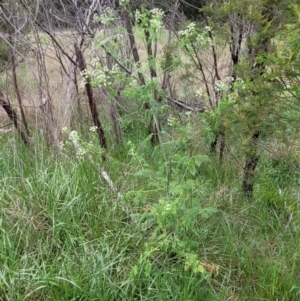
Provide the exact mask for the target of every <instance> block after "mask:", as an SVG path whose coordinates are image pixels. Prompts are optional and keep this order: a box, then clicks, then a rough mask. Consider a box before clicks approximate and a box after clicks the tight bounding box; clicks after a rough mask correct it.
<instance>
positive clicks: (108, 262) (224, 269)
mask: <svg viewBox="0 0 300 301" xmlns="http://www.w3.org/2000/svg"><path fill="white" fill-rule="evenodd" d="M20 143H21V142H20V141H18V140H15V138H14V137H4V136H2V137H1V144H0V145H1V156H0V174H1V178H0V183H1V185H0V202H1V203H0V206H1V207H0V208H1V212H0V236H1V237H0V267H1V268H0V300H109V301H111V300H159V301H161V300H178V301H182V300H195V301H199V300H213V301H215V300H216V301H217V300H220V301H221V300H222V301H223V300H239V301H240V300H249V301H250V300H251V301H252V300H274V301H275V300H299V299H300V296H299V294H300V280H299V279H300V277H299V263H300V262H299V258H300V256H299V255H300V254H299V245H300V235H299V231H298V227H299V221H300V217H299V205H298V204H299V200H298V199H299V196H298V193H297V183H298V178H297V176H296V175H294V174H293V173H291V172H290V171H289V170H288V169H286V167H284V166H280V169H281V172H279V171H278V170H279V167H278V166H277V165H276V164H275V165H274V163H273V162H272V160H270V159H269V158H265V159H263V160H262V161H261V165H260V166H259V169H260V170H259V174H260V179H259V180H258V182H257V183H258V184H257V185H256V187H255V194H254V198H253V200H252V201H250V200H248V199H244V198H243V197H242V195H241V193H240V190H239V185H240V177H239V174H238V173H236V172H235V171H236V170H237V167H236V166H234V163H233V162H232V161H231V160H230V158H227V159H226V160H225V162H224V163H223V165H220V164H219V163H217V161H216V160H215V159H214V158H210V160H206V159H205V160H204V161H203V162H202V163H201V164H199V165H197V164H196V163H197V160H199V158H200V159H201V158H202V157H197V156H198V155H197V156H196V153H195V155H192V156H191V155H190V154H189V155H188V154H187V152H186V151H185V150H182V153H181V154H180V155H181V156H180V158H178V157H176V156H175V157H174V154H175V153H176V152H175V151H174V150H176V151H178V152H179V149H178V145H177V144H176V145H175V146H174V145H172V146H170V145H165V148H164V151H165V152H166V154H165V155H166V156H165V157H164V156H162V154H161V150H159V149H155V150H152V149H151V148H150V147H149V144H148V140H146V141H144V143H142V144H139V143H137V142H136V141H133V142H132V144H131V145H125V146H123V149H122V150H121V151H120V150H117V149H115V151H114V152H112V153H111V154H110V156H109V157H108V159H107V162H105V163H103V162H102V161H101V158H99V161H97V160H96V161H94V162H91V161H90V160H89V159H88V158H85V157H84V158H82V159H77V158H76V156H75V155H74V153H72V152H65V153H63V154H62V155H60V156H57V155H54V154H52V153H51V152H49V151H48V150H47V148H46V147H44V146H43V144H42V143H41V145H37V146H36V147H37V148H36V150H35V151H31V150H29V149H26V148H25V147H24V146H22V145H21V144H20ZM133 146H134V154H129V151H130V148H132V147H133ZM174 147H175V149H174ZM193 156H194V157H193ZM200 156H201V155H200ZM165 158H168V162H164V160H165ZM191 158H194V159H191ZM182 160H183V161H182ZM193 160H194V161H193ZM193 162H194V164H195V166H194V167H195V168H191V164H193ZM195 162H196V163H195ZM166 163H168V164H166ZM167 165H168V166H169V168H170V170H171V176H170V181H169V188H168V189H167V188H166V186H167V184H166V183H167V180H166V170H167V169H166V166H167ZM99 167H102V168H104V169H105V170H106V171H107V172H108V173H109V175H110V176H111V178H112V180H113V181H114V183H115V185H116V188H117V191H116V192H113V191H111V189H110V188H109V186H108V185H107V183H106V182H105V180H104V179H103V178H102V177H101V175H100V172H99Z"/></svg>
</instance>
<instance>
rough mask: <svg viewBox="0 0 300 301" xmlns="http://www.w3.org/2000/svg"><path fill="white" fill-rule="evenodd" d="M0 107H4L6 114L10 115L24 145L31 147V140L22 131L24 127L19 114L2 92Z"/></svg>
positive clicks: (0, 94) (0, 93)
mask: <svg viewBox="0 0 300 301" xmlns="http://www.w3.org/2000/svg"><path fill="white" fill-rule="evenodd" d="M0 105H1V106H2V107H3V109H4V110H5V112H6V114H7V115H8V117H9V119H10V120H11V121H12V123H13V124H14V127H15V128H16V130H17V131H18V133H19V135H20V137H21V139H22V140H23V142H24V144H25V145H26V146H29V145H30V142H29V139H28V137H27V135H26V133H24V132H23V130H22V127H21V125H20V122H19V119H18V116H17V113H16V112H15V110H14V109H13V108H12V106H11V104H10V103H9V102H8V101H7V100H6V99H5V97H4V95H3V93H2V92H0Z"/></svg>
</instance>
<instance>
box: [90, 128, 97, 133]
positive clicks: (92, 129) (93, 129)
mask: <svg viewBox="0 0 300 301" xmlns="http://www.w3.org/2000/svg"><path fill="white" fill-rule="evenodd" d="M97 129H98V127H97V126H92V127H90V132H92V133H94V132H96V131H97Z"/></svg>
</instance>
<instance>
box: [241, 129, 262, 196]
mask: <svg viewBox="0 0 300 301" xmlns="http://www.w3.org/2000/svg"><path fill="white" fill-rule="evenodd" d="M259 136H260V133H259V132H255V133H254V134H253V135H252V137H251V142H250V144H251V148H250V151H249V152H248V153H247V154H246V160H245V166H244V173H243V184H242V191H243V194H244V195H245V196H246V197H252V194H253V188H254V172H255V169H256V166H257V164H258V161H259V159H260V155H259V153H258V143H259Z"/></svg>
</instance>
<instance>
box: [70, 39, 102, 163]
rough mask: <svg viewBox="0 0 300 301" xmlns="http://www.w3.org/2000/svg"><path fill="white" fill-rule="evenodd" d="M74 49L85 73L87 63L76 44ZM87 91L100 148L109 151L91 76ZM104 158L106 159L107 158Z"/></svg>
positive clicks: (86, 78)
mask: <svg viewBox="0 0 300 301" xmlns="http://www.w3.org/2000/svg"><path fill="white" fill-rule="evenodd" d="M74 47H75V54H76V57H77V63H78V67H79V70H80V71H81V72H85V71H86V62H85V59H84V57H83V54H82V51H81V49H80V48H79V47H78V45H77V44H76V43H75V44H74ZM85 90H86V93H87V96H88V101H89V106H90V111H91V114H92V118H93V122H94V125H95V126H96V127H97V134H98V138H99V143H100V146H101V147H102V148H104V149H105V150H106V151H107V143H106V138H105V134H104V130H103V127H102V124H101V122H100V118H99V114H98V110H97V105H96V102H95V99H94V94H93V87H92V85H91V79H90V77H89V76H86V77H85ZM103 158H104V159H105V156H104V157H103Z"/></svg>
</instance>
